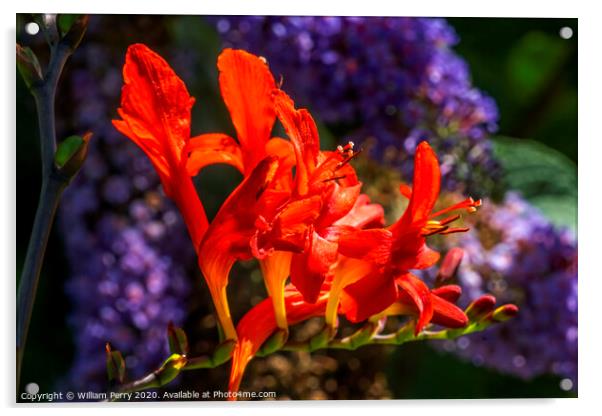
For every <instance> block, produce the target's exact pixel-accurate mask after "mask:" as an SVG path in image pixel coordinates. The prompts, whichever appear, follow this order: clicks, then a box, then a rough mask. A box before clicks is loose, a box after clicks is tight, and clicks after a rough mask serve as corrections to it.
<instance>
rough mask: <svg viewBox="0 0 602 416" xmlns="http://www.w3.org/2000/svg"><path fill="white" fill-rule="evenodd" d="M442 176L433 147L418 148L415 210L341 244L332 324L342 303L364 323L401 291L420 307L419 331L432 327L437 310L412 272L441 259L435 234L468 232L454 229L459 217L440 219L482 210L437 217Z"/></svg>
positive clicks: (411, 193) (469, 203)
mask: <svg viewBox="0 0 602 416" xmlns="http://www.w3.org/2000/svg"><path fill="white" fill-rule="evenodd" d="M440 181H441V175H440V171H439V163H438V161H437V157H436V155H435V154H434V152H433V151H432V149H431V147H430V146H429V145H428V143H427V142H422V143H420V144H419V145H418V149H417V151H416V156H415V160H414V181H413V190H411V189H410V188H408V187H403V188H402V192H403V193H404V194H405V195H406V196H407V197H409V204H408V207H407V209H406V211H405V212H404V214H403V216H402V217H401V218H400V219H399V220H398V221H397V222H396V223H394V224H393V225H391V226H390V227H388V228H386V229H380V230H357V231H353V232H351V233H349V234H347V235H343V236H342V237H340V238H339V252H340V253H341V254H342V255H343V256H344V257H343V258H341V260H340V262H339V265H338V266H337V269H336V270H335V277H334V280H333V291H334V293H333V294H331V296H330V299H329V305H328V307H327V312H326V320H327V322H328V323H329V325H332V326H334V325H335V324H336V313H337V311H338V305H339V302H340V303H341V311H342V312H343V313H345V315H346V316H347V318H348V319H350V320H351V321H353V322H358V321H363V320H365V319H366V318H368V317H369V316H371V315H374V314H377V313H379V312H381V311H383V310H384V309H385V308H387V307H388V306H389V305H391V304H392V303H393V302H395V300H396V299H397V298H398V292H399V291H400V290H401V291H403V292H405V293H406V294H408V295H409V296H410V297H411V298H412V299H413V300H414V302H415V304H416V305H417V306H418V310H419V312H420V317H419V320H418V325H417V326H416V331H417V332H419V331H420V330H421V329H422V328H423V327H424V325H426V324H427V323H428V322H430V320H431V318H432V315H433V308H432V305H431V299H430V296H429V291H428V288H426V286H425V285H424V283H422V282H421V281H420V280H419V279H413V278H411V277H410V276H411V275H410V274H408V272H409V271H410V270H412V269H424V268H428V267H431V266H432V265H433V264H435V263H436V262H437V260H438V259H439V253H437V252H436V251H434V250H432V249H430V248H429V247H428V246H427V245H426V237H427V236H429V235H432V234H435V233H440V234H446V233H450V232H460V231H465V230H466V229H464V228H449V225H448V224H450V223H451V222H452V221H454V220H456V219H458V217H459V216H458V215H454V216H451V217H448V218H446V219H443V220H436V219H435V218H436V217H439V216H440V215H443V214H446V213H448V212H451V211H454V210H461V209H465V210H468V211H474V210H476V207H478V206H479V205H480V201H473V200H472V199H470V198H469V199H467V200H465V201H462V202H461V203H459V204H456V205H454V206H451V207H449V208H447V209H444V210H441V211H438V212H435V213H434V214H432V213H431V212H432V210H433V207H434V205H435V202H436V200H437V197H438V195H439V188H440Z"/></svg>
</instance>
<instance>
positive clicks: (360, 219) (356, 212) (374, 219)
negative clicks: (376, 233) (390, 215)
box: [335, 194, 385, 228]
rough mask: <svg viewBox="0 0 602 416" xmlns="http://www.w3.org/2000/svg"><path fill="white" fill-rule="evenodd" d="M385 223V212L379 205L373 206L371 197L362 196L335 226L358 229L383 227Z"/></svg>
mask: <svg viewBox="0 0 602 416" xmlns="http://www.w3.org/2000/svg"><path fill="white" fill-rule="evenodd" d="M384 223H385V211H384V209H383V207H382V206H381V205H379V204H371V203H370V197H369V196H368V195H366V194H361V195H359V196H358V197H357V199H356V200H355V203H354V205H353V207H352V208H351V210H350V211H349V212H348V213H347V214H346V215H345V216H344V217H343V218H341V219H339V220H337V221H336V222H335V225H349V226H351V227H356V228H364V227H368V226H376V227H378V226H382V225H384Z"/></svg>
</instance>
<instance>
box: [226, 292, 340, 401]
mask: <svg viewBox="0 0 602 416" xmlns="http://www.w3.org/2000/svg"><path fill="white" fill-rule="evenodd" d="M284 298H285V308H286V316H287V321H288V324H289V325H295V324H297V323H299V322H302V321H304V320H306V319H309V318H311V317H314V316H320V315H322V314H324V309H325V307H326V299H327V298H328V288H327V287H325V286H323V287H322V288H321V291H320V295H319V297H318V299H317V301H316V302H315V303H307V302H305V301H303V296H302V295H301V294H300V293H299V292H298V291H297V290H296V289H294V288H293V287H292V286H290V285H289V286H288V287H287V288H286V289H285V293H284ZM275 329H276V320H275V318H274V309H273V308H272V303H271V301H270V300H269V299H265V300H263V301H262V302H260V303H258V304H257V305H255V306H254V307H253V308H252V309H250V310H249V311H248V312H247V313H246V314H245V316H243V317H242V319H241V320H240V322H239V323H238V325H237V326H236V331H237V333H238V342H237V344H236V346H235V348H234V352H233V354H232V369H231V370H230V382H229V385H228V389H229V391H230V392H235V391H238V389H239V388H240V382H241V381H242V376H243V374H244V371H245V369H246V367H247V365H248V363H249V361H251V359H252V358H253V356H254V355H255V354H256V353H257V351H258V350H259V348H260V347H261V345H262V344H263V343H264V342H265V341H266V340H267V339H268V338H269V337H270V335H271V334H272V332H274V330H275ZM235 399H236V398H234V399H231V400H235Z"/></svg>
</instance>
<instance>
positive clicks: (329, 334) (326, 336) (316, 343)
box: [309, 325, 337, 351]
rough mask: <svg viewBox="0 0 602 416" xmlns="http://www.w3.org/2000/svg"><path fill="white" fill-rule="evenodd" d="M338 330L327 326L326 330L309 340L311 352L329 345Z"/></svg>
mask: <svg viewBox="0 0 602 416" xmlns="http://www.w3.org/2000/svg"><path fill="white" fill-rule="evenodd" d="M336 332H337V328H333V327H331V326H329V325H325V326H324V328H323V329H322V330H321V331H320V332H318V333H317V334H316V335H314V336H313V337H312V338H311V339H310V340H309V350H310V351H315V350H319V349H320V348H324V347H326V346H327V345H328V343H329V342H330V340H331V339H333V338H334V336H335V335H336Z"/></svg>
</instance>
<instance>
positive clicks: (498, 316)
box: [491, 303, 518, 322]
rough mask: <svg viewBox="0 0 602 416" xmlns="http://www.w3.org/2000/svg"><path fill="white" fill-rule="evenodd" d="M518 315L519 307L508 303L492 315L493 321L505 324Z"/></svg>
mask: <svg viewBox="0 0 602 416" xmlns="http://www.w3.org/2000/svg"><path fill="white" fill-rule="evenodd" d="M516 315H518V306H516V305H513V304H511V303H508V304H506V305H502V306H500V307H499V308H497V309H496V310H495V311H493V313H492V314H491V319H492V320H494V321H496V322H505V321H507V320H509V319H512V318H514V317H515V316H516Z"/></svg>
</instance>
